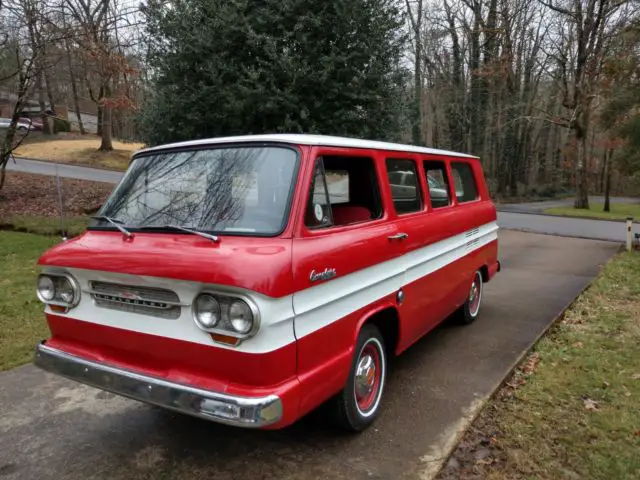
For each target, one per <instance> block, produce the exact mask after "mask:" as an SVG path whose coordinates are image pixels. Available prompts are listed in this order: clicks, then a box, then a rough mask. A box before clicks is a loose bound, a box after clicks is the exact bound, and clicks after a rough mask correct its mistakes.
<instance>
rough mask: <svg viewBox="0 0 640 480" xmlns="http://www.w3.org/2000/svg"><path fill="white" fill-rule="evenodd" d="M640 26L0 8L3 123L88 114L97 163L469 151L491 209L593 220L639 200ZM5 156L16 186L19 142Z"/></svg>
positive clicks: (260, 5) (442, 3) (85, 0)
mask: <svg viewBox="0 0 640 480" xmlns="http://www.w3.org/2000/svg"><path fill="white" fill-rule="evenodd" d="M639 11H640V5H639V2H638V1H637V0H530V1H526V0H524V1H523V0H335V1H332V2H316V1H314V0H279V1H274V0H262V1H249V0H232V1H231V0H224V1H223V0H172V1H165V0H162V1H159V0H149V1H147V2H144V3H143V4H139V3H137V2H132V1H130V2H126V1H125V0H1V2H0V106H1V102H2V101H3V100H4V102H5V103H6V104H7V105H9V106H10V113H11V115H10V116H11V117H12V118H13V119H14V120H17V119H18V118H20V117H21V116H22V114H23V112H24V110H25V109H26V108H27V106H28V105H30V102H37V104H38V105H39V107H40V109H41V111H42V112H45V111H46V110H47V109H49V108H50V107H51V106H55V105H66V106H67V107H68V109H69V110H70V111H72V112H75V113H76V115H77V116H78V117H79V118H82V115H81V113H82V112H81V105H82V104H83V102H84V103H86V102H91V103H93V104H94V105H95V110H96V111H97V115H98V134H99V135H100V136H101V138H102V145H101V149H103V150H109V149H110V148H111V138H112V136H113V135H115V136H116V137H118V138H123V139H132V140H134V139H135V140H138V139H142V140H145V141H147V142H148V143H162V142H165V141H170V140H177V139H186V138H201V137H207V136H217V135H225V134H235V133H263V132H284V131H287V132H305V133H323V134H337V135H347V136H362V137H366V138H374V139H384V140H394V141H401V142H408V143H414V144H419V145H426V146H430V147H435V148H443V149H450V150H455V151H460V152H468V153H472V154H475V155H478V156H480V157H481V158H482V162H483V165H484V168H485V172H486V175H487V177H488V179H489V182H490V187H491V191H492V193H493V194H494V196H496V197H500V198H505V197H522V196H553V195H557V194H561V193H573V194H575V195H576V206H577V207H581V208H582V207H586V206H588V198H587V194H588V193H602V192H605V191H606V190H607V188H609V187H611V189H613V190H614V191H615V192H619V193H629V194H634V193H639V190H640V182H639V181H638V175H637V173H638V172H639V171H640V161H639V159H638V158H639V156H638V151H640V133H639V132H640V121H639V120H638V118H639V109H638V106H639V105H640V62H639V60H640V17H639ZM43 115H44V113H43ZM14 123H15V122H14ZM14 126H15V125H14ZM77 128H78V130H79V131H80V132H83V131H84V127H83V125H82V122H81V121H80V123H79V125H77ZM47 133H50V132H45V134H47ZM0 142H2V144H1V146H0V167H1V168H2V172H3V173H4V167H5V166H6V163H7V161H8V159H9V158H10V153H11V151H12V149H13V148H14V147H15V145H16V144H17V143H18V142H19V138H18V137H17V136H16V133H15V129H12V128H9V129H8V130H7V132H6V133H5V134H4V135H2V132H1V131H0ZM608 186H609V187H608Z"/></svg>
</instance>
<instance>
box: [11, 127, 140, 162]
mask: <svg viewBox="0 0 640 480" xmlns="http://www.w3.org/2000/svg"><path fill="white" fill-rule="evenodd" d="M99 147H100V138H99V137H97V136H94V135H86V136H82V137H80V136H78V137H69V138H67V137H62V138H53V139H48V138H47V137H45V136H39V137H34V138H29V139H27V140H25V143H23V144H22V145H21V146H20V147H19V148H18V149H17V150H16V151H15V152H14V153H15V155H16V156H19V157H26V158H33V159H36V160H50V161H55V162H60V163H73V164H79V165H87V166H94V167H104V168H110V169H114V170H125V169H126V168H127V166H128V165H129V159H130V158H131V154H132V153H133V152H135V151H136V150H139V149H141V148H142V147H143V145H142V144H141V143H123V142H119V141H117V140H114V141H113V150H112V151H111V152H98V148H99Z"/></svg>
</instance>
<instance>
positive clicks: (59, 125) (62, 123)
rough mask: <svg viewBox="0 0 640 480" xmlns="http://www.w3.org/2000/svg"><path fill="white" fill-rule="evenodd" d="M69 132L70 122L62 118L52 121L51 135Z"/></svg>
mask: <svg viewBox="0 0 640 480" xmlns="http://www.w3.org/2000/svg"><path fill="white" fill-rule="evenodd" d="M70 131H71V122H70V121H69V120H65V119H64V118H57V117H55V118H54V119H53V133H59V132H70Z"/></svg>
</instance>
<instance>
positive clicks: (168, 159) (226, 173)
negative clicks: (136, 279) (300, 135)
mask: <svg viewBox="0 0 640 480" xmlns="http://www.w3.org/2000/svg"><path fill="white" fill-rule="evenodd" d="M297 163H298V155H297V153H296V151H295V150H293V149H291V148H286V147H275V146H274V147H262V146H261V147H233V148H211V149H201V150H189V151H177V152H176V151H174V152H158V153H154V154H150V155H143V156H140V157H137V158H135V159H134V160H133V162H132V164H131V166H130V167H129V170H128V171H127V173H126V174H125V176H124V178H123V179H122V181H121V182H120V184H119V185H118V187H116V189H115V190H114V191H113V193H112V194H111V196H110V197H109V199H108V200H107V202H106V203H105V204H104V206H103V207H102V209H101V210H100V212H99V216H103V217H109V218H110V219H113V220H116V221H117V222H118V223H122V224H123V225H125V226H126V227H127V228H129V229H133V230H135V229H136V228H153V227H163V226H167V225H177V226H182V227H187V228H193V229H198V230H202V231H211V232H215V233H238V234H248V235H251V234H256V235H277V234H278V233H280V232H281V231H282V230H283V229H284V226H285V223H286V214H287V213H288V210H289V208H288V207H289V202H290V201H291V199H290V197H291V193H292V191H293V185H294V184H295V178H294V177H295V174H296V172H297ZM93 226H94V227H99V228H109V229H112V228H114V227H113V226H112V225H111V224H110V223H109V222H108V221H106V220H105V219H100V220H98V221H97V222H96V224H94V225H93Z"/></svg>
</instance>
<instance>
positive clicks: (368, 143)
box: [140, 134, 478, 158]
mask: <svg viewBox="0 0 640 480" xmlns="http://www.w3.org/2000/svg"><path fill="white" fill-rule="evenodd" d="M252 142H257V143H263V142H279V143H292V144H297V145H316V146H324V147H346V148H370V149H375V150H393V151H400V152H413V153H426V154H430V155H450V156H454V157H464V158H478V157H475V156H473V155H467V154H465V153H456V152H448V151H446V150H437V149H435V148H426V147H418V146H416V145H402V144H400V143H387V142H376V141H374V140H360V139H357V138H346V137H331V136H327V135H302V134H269V135H244V136H238V137H219V138H205V139H202V140H191V141H188V142H178V143H170V144H167V145H160V146H157V147H152V148H146V149H143V150H140V152H150V151H155V150H165V149H168V148H183V147H198V146H207V145H218V144H221V143H252Z"/></svg>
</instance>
